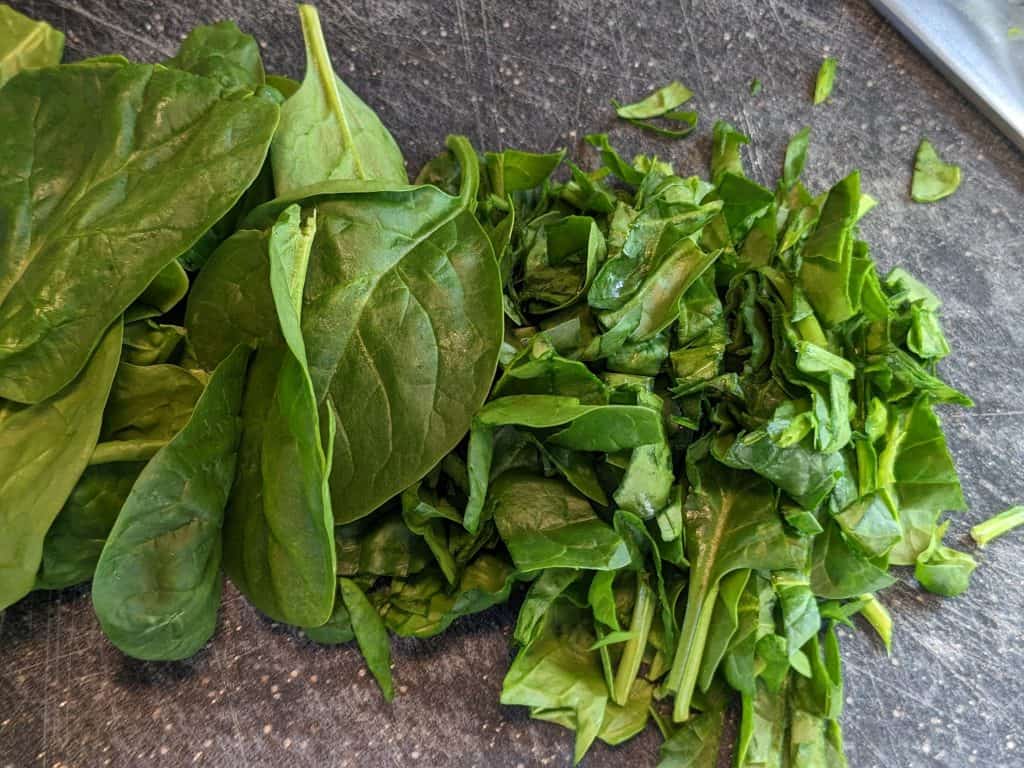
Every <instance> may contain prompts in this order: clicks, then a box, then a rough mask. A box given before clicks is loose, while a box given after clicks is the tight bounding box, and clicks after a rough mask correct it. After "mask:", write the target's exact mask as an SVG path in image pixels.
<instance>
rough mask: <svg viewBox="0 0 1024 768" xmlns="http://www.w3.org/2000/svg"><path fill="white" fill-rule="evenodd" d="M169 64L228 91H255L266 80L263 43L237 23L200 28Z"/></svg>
mask: <svg viewBox="0 0 1024 768" xmlns="http://www.w3.org/2000/svg"><path fill="white" fill-rule="evenodd" d="M166 64H167V66H169V67H176V68H177V69H183V70H185V71H186V72H191V73H192V74H193V75H202V76H203V77H209V78H212V79H214V80H216V81H217V82H219V83H220V84H221V85H222V86H223V87H224V88H226V89H230V88H232V87H236V86H237V87H242V88H246V89H248V90H250V91H255V90H256V89H257V88H259V87H260V86H261V85H263V83H264V79H265V78H264V74H263V59H262V58H261V57H260V46H259V44H258V43H257V42H256V41H255V40H254V39H253V38H252V37H250V36H249V35H245V34H242V32H241V31H240V30H239V29H238V27H237V26H236V25H235V23H234V22H233V21H222V22H219V23H218V24H211V25H209V26H202V27H196V28H195V29H193V30H192V31H191V32H189V34H188V37H186V38H185V39H184V40H183V41H182V43H181V45H180V46H179V47H178V53H177V54H176V55H175V56H174V58H172V59H168V60H167V62H166Z"/></svg>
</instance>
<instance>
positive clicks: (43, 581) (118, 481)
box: [35, 462, 145, 589]
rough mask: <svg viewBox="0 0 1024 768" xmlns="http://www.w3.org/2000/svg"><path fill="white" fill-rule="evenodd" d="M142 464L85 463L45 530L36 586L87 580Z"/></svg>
mask: <svg viewBox="0 0 1024 768" xmlns="http://www.w3.org/2000/svg"><path fill="white" fill-rule="evenodd" d="M144 466H145V464H143V463H141V462H121V463H117V464H100V465H98V466H93V467H86V469H85V472H84V473H82V476H81V478H79V480H78V484H77V485H75V489H74V490H73V491H72V492H71V495H70V496H69V497H68V500H67V501H66V502H65V504H64V507H63V508H62V509H61V511H60V514H59V515H57V519H56V520H54V521H53V525H51V526H50V530H48V531H47V532H46V539H45V540H44V541H43V560H42V564H41V565H40V567H39V573H38V575H37V576H36V584H35V589H64V588H65V587H71V586H74V585H75V584H81V583H82V582H85V581H89V580H91V579H92V574H93V572H94V571H95V570H96V563H97V562H98V561H99V559H100V553H101V552H102V551H103V545H104V544H105V543H106V541H107V536H109V535H110V529H111V528H113V527H114V522H115V521H116V520H117V515H118V513H119V512H120V511H121V507H122V506H123V505H124V502H125V499H127V498H128V494H129V493H130V492H131V490H132V486H133V485H134V484H135V479H136V478H137V477H138V476H139V472H141V471H142V468H143V467H144Z"/></svg>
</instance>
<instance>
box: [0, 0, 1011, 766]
mask: <svg viewBox="0 0 1024 768" xmlns="http://www.w3.org/2000/svg"><path fill="white" fill-rule="evenodd" d="M14 5H15V6H16V7H18V8H19V9H21V10H23V11H25V12H27V13H29V14H31V15H34V16H37V17H42V18H45V19H48V20H50V21H51V22H53V23H54V24H56V25H57V26H58V27H60V28H61V29H64V30H66V31H67V32H68V56H69V57H70V58H81V57H83V56H87V55H93V54H97V53H103V52H108V51H118V52H127V53H128V55H129V56H131V57H135V58H139V59H145V60H159V59H161V58H164V57H166V56H169V55H171V54H172V53H173V52H174V50H175V48H176V46H177V43H178V41H179V40H180V39H181V38H182V37H183V36H184V34H185V33H186V32H187V31H188V30H189V29H190V28H191V27H192V26H194V25H195V24H198V23H203V22H209V21H214V20H218V19H221V18H232V19H236V20H237V21H238V22H239V25H240V26H241V27H242V28H243V29H245V30H246V31H248V32H250V33H251V34H254V35H255V36H256V37H257V38H258V39H260V40H261V41H263V42H265V44H266V46H265V49H264V55H265V60H266V62H267V65H268V69H270V70H272V71H279V72H283V73H287V74H291V75H296V76H297V75H300V74H301V70H302V42H301V36H300V33H299V29H298V20H297V17H296V15H295V13H294V10H293V7H292V5H291V4H290V3H287V2H282V1H281V0H267V1H266V2H261V3H242V2H240V1H239V0H223V1H222V2H217V3H201V2H195V1H194V0H185V1H184V2H181V3H176V4H173V5H167V6H166V7H162V8H160V9H159V10H151V9H149V8H148V6H147V4H145V3H142V2H132V1H131V0H114V1H113V2H102V3H101V2H86V1H85V0H79V1H78V2H71V1H69V0H54V1H44V0H37V1H35V2H16V3H14ZM319 6H320V11H321V16H322V19H323V24H324V28H325V32H326V36H327V40H328V43H329V45H330V48H331V51H332V54H333V57H334V61H335V65H336V68H337V69H338V71H339V73H340V74H341V75H342V76H343V77H344V78H345V79H346V80H347V81H348V82H349V83H350V84H351V85H352V87H353V88H355V89H356V90H357V91H358V92H359V93H361V94H362V95H363V96H364V97H365V98H366V100H367V101H368V102H369V103H370V104H371V105H372V106H373V107H375V108H376V109H378V111H379V112H380V114H381V117H382V118H383V119H384V121H385V122H386V123H387V124H388V125H389V126H390V127H391V129H392V130H393V132H394V134H395V136H396V138H397V139H398V141H399V143H400V144H401V145H402V147H403V148H404V150H405V152H406V157H407V158H408V159H409V162H410V167H411V168H413V169H415V168H416V167H418V165H419V164H420V163H421V162H422V161H423V160H425V159H426V158H427V157H429V156H430V155H431V154H433V153H434V152H435V151H437V149H438V148H439V147H440V146H441V144H442V142H443V139H444V136H445V134H446V133H448V132H463V133H466V134H468V135H469V136H470V138H471V139H473V141H474V142H475V143H476V144H477V145H478V146H482V147H487V148H494V147H498V146H521V147H524V148H528V149H536V150H546V149H550V148H554V147H558V146H567V147H569V148H570V149H571V150H573V151H575V152H576V153H577V154H578V155H580V156H582V157H583V160H584V162H586V160H587V158H588V156H587V154H586V153H585V152H583V151H582V149H581V147H580V142H579V139H580V137H581V136H582V135H583V134H585V133H587V132H589V131H592V130H606V129H610V130H612V133H613V139H614V140H615V143H616V144H617V145H622V146H623V147H624V148H625V149H627V150H629V151H630V152H632V151H639V150H641V149H644V150H647V151H656V152H658V153H660V154H661V155H662V156H664V157H667V158H669V159H671V160H672V161H673V162H674V163H676V165H677V167H678V168H681V169H682V170H683V171H685V172H688V173H689V172H702V171H703V169H704V168H705V166H706V162H707V156H708V146H709V141H708V134H709V131H710V126H711V124H712V122H713V121H714V120H715V119H716V118H723V119H727V120H729V121H731V122H733V123H734V124H735V125H737V127H739V128H740V129H741V130H743V131H745V132H747V133H749V134H750V136H751V137H752V139H753V145H752V146H751V147H750V149H749V150H748V151H747V157H748V167H749V168H750V169H751V171H752V173H753V174H754V175H755V176H757V177H758V178H759V179H760V180H762V181H768V182H771V181H772V180H773V179H774V175H775V174H776V173H777V171H778V169H779V167H780V166H781V159H782V154H783V150H784V147H785V143H786V141H787V139H788V137H789V136H790V135H791V134H792V133H793V132H795V131H796V130H798V129H799V128H800V127H802V126H803V125H805V124H806V125H810V126H812V129H813V131H812V148H811V160H810V166H809V169H808V174H807V175H808V177H809V179H810V182H811V185H812V186H813V187H816V188H817V189H819V190H820V189H823V188H824V187H825V186H826V185H827V184H828V183H830V182H831V181H834V180H836V179H838V178H840V177H841V176H842V175H845V173H847V172H848V171H849V170H850V169H851V168H853V167H859V168H860V169H861V170H862V172H863V177H864V188H865V190H866V191H868V192H870V193H871V194H872V195H874V196H875V197H877V198H878V199H879V201H880V203H881V204H880V206H879V207H878V209H876V210H875V211H874V212H872V213H871V214H870V215H869V216H868V218H867V219H866V220H865V222H864V225H863V233H864V236H865V238H866V239H867V240H868V241H869V242H870V243H871V244H872V246H873V248H874V253H875V256H876V258H878V259H879V260H880V262H881V263H882V265H883V266H884V267H886V268H887V267H889V266H892V265H895V264H897V263H900V264H903V265H905V266H906V267H907V268H909V269H910V270H911V271H913V272H914V273H915V274H917V275H919V276H920V277H922V278H924V279H926V280H927V281H928V282H929V283H930V284H931V285H933V286H934V287H935V288H936V290H937V291H938V292H939V294H940V295H941V296H942V298H943V299H944V300H945V301H946V309H945V321H946V326H947V329H948V332H949V335H950V337H951V340H952V342H953V345H954V349H955V354H954V355H953V357H952V359H951V360H950V361H949V362H948V363H947V364H946V365H945V366H944V373H945V375H946V376H947V377H948V378H949V379H950V380H951V381H952V382H953V384H954V385H956V386H957V387H959V388H961V389H964V390H965V391H967V392H969V393H970V394H971V395H972V396H973V397H974V398H975V400H976V401H977V403H978V405H977V408H975V409H974V410H973V411H970V412H966V411H953V410H951V411H947V412H946V414H945V421H946V425H947V431H948V434H949V439H950V443H951V448H952V450H953V452H954V454H955V456H956V459H957V462H958V465H959V467H960V469H961V472H962V474H963V481H964V489H965V492H966V495H967V498H968V501H969V503H970V504H971V512H969V513H967V514H965V515H962V516H959V517H958V518H957V519H956V521H955V522H954V524H953V528H954V531H955V533H956V536H955V537H954V542H955V543H956V544H957V545H958V546H964V547H967V548H969V545H968V544H967V542H966V540H965V534H966V531H967V528H968V527H969V525H970V524H971V523H973V522H977V521H978V520H980V519H982V518H984V517H986V516H988V515H990V514H992V513H994V512H997V511H1000V510H1002V509H1003V508H1004V507H1005V506H1008V505H1009V504H1010V503H1011V502H1013V501H1015V500H1019V499H1021V498H1022V497H1024V490H1022V482H1021V480H1022V474H1024V473H1022V466H1024V406H1022V405H1021V395H1020V392H1021V387H1022V383H1024V375H1022V374H1024V362H1022V356H1024V309H1022V301H1024V270H1022V267H1024V226H1022V218H1021V192H1022V188H1024V162H1022V158H1021V156H1020V155H1019V154H1018V153H1017V152H1016V151H1015V150H1013V149H1012V148H1011V147H1010V146H1009V144H1008V143H1007V142H1006V141H1005V140H1004V139H1003V138H1002V137H1001V136H1000V135H999V134H998V133H997V132H996V130H995V129H994V128H992V127H991V126H990V125H988V124H987V123H986V122H985V121H984V119H983V118H981V117H980V116H979V115H978V114H977V113H976V112H975V111H974V110H973V109H972V108H971V107H969V106H968V105H967V104H966V103H965V102H964V101H963V100H962V99H961V97H960V96H959V95H958V94H957V93H956V92H955V91H954V90H953V89H952V88H951V87H950V86H949V85H947V84H946V83H945V82H944V81H942V79H941V78H940V77H939V76H938V75H936V74H935V73H934V72H933V71H932V70H931V69H930V68H929V67H928V66H927V65H926V64H925V63H924V62H923V61H922V59H921V58H920V57H919V56H918V55H917V54H916V53H915V52H914V51H913V50H912V49H910V48H909V47H908V46H907V45H906V43H905V42H904V41H903V40H902V39H900V38H899V37H898V36H897V35H896V34H895V33H894V32H893V31H892V30H891V29H890V28H889V27H888V26H886V25H885V24H884V23H883V22H882V21H881V19H880V18H879V17H878V16H876V15H875V13H874V12H873V11H871V10H870V9H869V8H868V7H867V5H866V4H865V3H862V2H852V3H848V4H845V3H844V4H840V3H837V2H816V1H815V0H802V1H801V0H765V1H763V2H756V3H755V2H749V0H704V1H703V2H693V3H690V2H681V3H660V2H652V1H651V0H632V1H631V2H629V3H596V2H594V3H590V2H582V1H579V0H574V1H572V2H559V3H553V4H552V3H546V2H512V1H511V0H506V2H497V1H495V0H478V1H477V2H469V1H468V0H460V1H459V2H456V3H455V4H447V3H441V2H431V0H370V1H368V2H342V1H341V0H330V1H327V2H321V3H320V4H319ZM1021 44H1024V43H1021ZM824 55H833V56H836V57H837V58H838V59H839V72H838V77H837V81H836V89H835V92H834V95H833V98H832V99H831V101H830V102H829V103H828V104H825V105H822V106H819V107H812V106H811V104H810V99H809V92H810V89H811V88H812V84H813V79H814V75H815V73H816V71H817V68H818V65H819V63H820V61H821V58H822V56H824ZM755 77H757V78H760V79H761V80H762V82H763V83H764V90H763V92H762V93H761V95H759V96H756V97H753V96H751V95H750V94H749V92H748V84H749V82H750V80H751V79H752V78H755ZM672 78H679V79H680V80H682V81H683V82H684V83H686V84H687V85H689V86H690V87H691V88H693V89H694V90H695V91H696V92H697V98H696V100H695V102H694V103H695V104H696V108H698V109H699V110H700V111H701V119H702V126H701V130H700V131H699V134H700V135H698V136H696V137H695V138H691V139H688V140H684V141H682V142H674V143H673V142H669V141H661V140H652V139H649V138H647V137H646V136H643V135H641V134H640V133H639V132H637V131H636V130H635V129H631V128H629V127H628V126H623V125H616V124H614V122H613V120H612V118H611V116H610V110H609V108H608V98H609V97H611V96H616V97H619V98H620V99H623V100H629V99H632V98H634V97H638V96H640V95H643V94H644V93H645V92H646V91H647V90H648V89H649V88H650V87H652V86H655V85H660V84H662V83H663V82H666V81H667V80H670V79H672ZM923 135H927V136H929V137H930V138H931V139H932V140H933V142H934V143H935V145H936V147H937V148H938V149H939V151H940V153H941V154H942V155H943V156H944V157H946V158H947V159H949V160H951V161H954V162H957V163H959V164H960V165H962V166H963V170H964V183H963V186H962V188H961V189H960V191H959V192H957V193H956V195H954V196H953V197H952V198H950V199H948V200H946V201H944V202H942V203H939V204H936V205H930V206H922V205H915V204H912V203H911V202H910V201H909V198H908V186H909V182H910V172H911V166H912V158H913V155H914V150H915V148H916V145H917V142H918V140H919V139H920V137H921V136H923ZM979 559H980V560H981V567H980V568H979V569H978V572H977V574H976V576H975V579H974V585H973V589H972V590H971V592H970V593H969V594H968V595H967V596H965V597H963V598H960V599H958V600H953V601H942V600H939V599H936V598H934V597H932V596H929V595H925V594H921V593H919V592H918V591H917V590H916V588H915V586H914V585H913V581H912V579H911V578H910V577H909V576H907V577H906V581H905V583H904V584H901V585H898V586H897V587H895V588H893V589H892V590H890V591H889V592H888V593H887V594H886V595H885V600H886V602H887V603H888V605H889V606H890V608H891V610H892V612H893V614H894V616H895V619H896V638H895V648H894V654H893V657H892V659H887V658H886V656H885V655H884V652H883V651H882V650H881V649H880V647H879V645H878V643H877V641H876V640H875V639H874V638H873V637H872V636H871V635H870V634H869V633H866V632H859V633H856V634H853V633H849V632H844V637H843V649H844V657H845V660H846V680H847V713H846V714H845V715H844V720H843V722H844V725H845V729H846V736H847V742H848V753H849V757H850V764H851V766H853V768H872V767H875V766H877V768H883V767H884V768H910V767H912V766H913V767H915V768H916V767H917V766H948V767H949V768H964V766H968V765H971V764H977V765H979V766H993V767H995V766H999V767H1002V766H1021V765H1024V683H1022V682H1021V680H1022V678H1021V670H1022V669H1024V590H1022V589H1021V587H1022V576H1021V566H1020V563H1021V562H1024V536H1021V535H1020V534H1019V533H1018V534H1016V535H1012V536H1010V537H1007V538H1006V539H1005V540H1000V541H998V542H996V543H994V544H993V545H991V546H990V548H989V549H988V550H986V551H985V552H984V553H982V554H981V555H980V557H979ZM513 615H514V614H513V611H512V609H509V608H504V609H499V610H496V611H492V612H490V613H488V614H486V615H484V616H482V617H478V618H476V619H471V620H467V621H463V622H461V623H460V624H457V625H456V627H455V628H453V630H452V631H450V632H449V633H448V634H446V635H444V636H443V637H441V638H436V639H434V640H430V641H426V642H416V641H399V642H397V643H396V653H395V678H396V685H397V686H399V695H398V698H397V699H396V701H395V703H394V705H392V706H388V705H386V704H385V703H384V702H383V701H382V700H381V698H380V696H379V694H378V692H377V689H376V688H375V686H374V684H373V682H372V680H371V679H370V678H369V677H368V676H367V675H366V673H365V670H364V668H363V666H362V664H361V663H360V660H359V657H358V655H357V653H356V651H355V650H353V649H352V648H349V647H343V648H333V649H331V648H318V647H316V646H314V645H312V644H311V643H308V642H306V641H304V640H303V639H302V638H301V637H300V636H298V635H297V634H295V633H293V632H291V631H289V630H286V629H284V628H280V627H276V626H274V625H272V624H270V623H269V622H267V621H266V620H264V619H262V618H261V617H260V616H258V615H257V614H256V613H255V612H254V611H253V610H252V609H251V608H250V607H249V606H248V605H247V604H246V603H245V602H244V600H243V599H242V598H241V597H239V596H238V594H237V593H236V592H235V591H234V590H232V589H230V588H228V590H227V592H226V595H225V602H224V609H223V611H222V615H221V627H220V631H219V632H218V634H217V636H216V638H215V639H214V640H213V642H212V643H211V644H210V645H209V646H208V647H207V648H206V649H204V650H203V651H202V652H201V653H200V654H199V655H197V656H196V657H195V658H194V659H192V660H191V661H189V662H184V663H180V664H165V665H155V664H141V663H138V662H133V661H131V660H129V659H126V658H124V657H123V656H121V655H120V654H119V653H118V652H117V651H116V650H115V649H114V648H113V647H112V646H110V645H109V643H107V641H106V640H105V639H104V638H103V636H102V635H101V633H100V631H99V628H98V626H97V624H96V621H95V618H94V616H93V614H92V609H91V605H90V602H89V599H88V595H87V591H85V590H78V591H70V592H65V593H58V594H51V595H45V594H44V595H36V596H33V597H31V598H29V599H28V600H26V601H24V602H23V603H22V604H20V605H18V606H16V607H14V608H12V609H11V610H9V611H8V612H7V613H6V615H3V616H2V617H0V768H2V767H3V766H8V765H10V766H18V767H19V768H20V767H21V766H47V767H48V768H49V767H51V766H58V765H59V766H73V767H75V768H77V767H78V766H102V765H112V766H136V765H156V766H173V767H177V766H188V765H207V766H275V767H277V766H281V767H288V766H317V767H318V768H319V767H321V766H349V767H350V768H363V767H366V768H370V767H376V766H399V765H401V766H416V765H423V766H431V767H433V766H489V767H493V768H514V767H515V766H520V765H521V766H538V765H540V766H568V765H570V763H571V743H572V736H571V734H569V733H568V732H566V731H563V730H561V729H559V728H557V727H556V726H553V725H549V724H545V723H534V722H532V721H530V720H529V719H528V718H527V717H526V716H525V713H524V712H523V711H522V710H520V709H512V708H508V707H502V706H501V705H499V704H498V695H499V691H500V685H501V678H502V676H503V674H504V671H505V669H506V667H507V664H508V660H509V653H508V642H507V640H508V634H509V631H510V626H511V622H512V620H513ZM657 744H658V739H657V737H656V735H655V733H653V731H652V730H649V731H648V732H647V733H645V734H644V735H643V736H642V737H641V738H639V739H637V740H636V741H634V742H633V743H631V744H629V745H628V746H626V747H621V748H618V749H609V748H606V747H604V746H601V745H598V746H595V748H594V749H593V750H592V751H591V753H590V755H589V756H588V758H587V760H586V762H585V765H586V766H589V768H597V767H599V766H621V765H630V766H637V767H638V768H639V766H644V765H653V764H654V763H655V762H656V753H657Z"/></svg>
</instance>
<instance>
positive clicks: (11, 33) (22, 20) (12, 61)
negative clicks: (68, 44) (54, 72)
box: [0, 5, 64, 87]
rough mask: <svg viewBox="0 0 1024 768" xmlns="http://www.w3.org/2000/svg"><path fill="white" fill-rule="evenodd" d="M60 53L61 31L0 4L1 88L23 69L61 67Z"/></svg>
mask: <svg viewBox="0 0 1024 768" xmlns="http://www.w3.org/2000/svg"><path fill="white" fill-rule="evenodd" d="M63 53H64V33H63V32H58V31H57V30H56V29H54V28H53V27H51V26H50V25H49V24H47V23H46V22H45V21H35V20H34V19H30V18H29V17H28V16H24V15H22V14H20V13H18V12H17V11H16V10H14V9H13V8H11V7H10V6H9V5H0V87H2V86H3V84H4V83H6V82H7V81H8V80H10V79H11V78H12V77H14V76H15V75H16V74H18V73H19V72H21V71H22V70H24V69H34V68H36V67H53V66H56V65H57V64H60V57H61V55H62V54H63Z"/></svg>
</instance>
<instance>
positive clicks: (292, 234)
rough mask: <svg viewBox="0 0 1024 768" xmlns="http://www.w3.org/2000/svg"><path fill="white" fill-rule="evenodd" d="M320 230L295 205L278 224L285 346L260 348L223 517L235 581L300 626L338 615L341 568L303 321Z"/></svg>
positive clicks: (267, 609)
mask: <svg viewBox="0 0 1024 768" xmlns="http://www.w3.org/2000/svg"><path fill="white" fill-rule="evenodd" d="M315 233H316V222H315V220H314V218H313V217H312V216H311V217H310V218H308V219H306V220H305V221H303V219H302V212H301V211H300V209H299V207H298V206H297V205H293V206H290V207H288V208H286V209H285V210H284V211H283V212H282V213H281V216H280V218H279V219H278V221H277V223H276V224H275V225H274V227H273V228H272V230H271V234H270V238H269V242H268V251H267V253H268V255H269V262H270V287H271V291H272V294H273V298H274V306H275V309H276V312H277V317H278V321H279V324H280V329H281V335H282V337H283V340H284V344H285V349H283V350H281V349H277V350H272V349H260V350H259V352H258V353H257V355H256V359H255V361H254V364H253V370H254V372H260V373H259V376H260V377H259V379H258V381H260V382H261V386H260V387H253V385H252V383H251V382H250V385H249V388H248V390H247V392H246V399H245V407H244V408H243V412H242V413H243V421H244V424H245V427H244V431H243V435H242V445H241V449H240V461H239V476H238V481H237V482H236V488H235V493H234V494H233V497H232V502H231V505H230V507H229V509H228V513H227V516H226V520H225V532H226V534H225V542H226V544H225V551H224V566H225V570H226V571H227V572H228V574H229V575H230V576H231V580H232V581H234V582H235V584H236V585H237V586H238V588H239V589H240V590H241V591H242V592H243V593H245V595H246V596H247V597H248V598H249V599H250V600H251V601H252V602H253V604H254V605H255V606H256V607H257V608H259V609H260V610H261V611H263V612H264V613H266V614H267V615H269V616H271V617H273V618H276V619H279V620H283V621H287V622H288V623H290V624H295V625H297V626H300V627H316V626H320V625H321V624H323V623H324V622H326V621H327V620H328V619H329V618H330V616H331V611H332V609H333V606H334V596H335V592H336V589H335V571H336V567H337V564H336V559H335V548H334V541H333V531H334V513H333V510H332V507H331V497H330V488H329V487H328V478H329V474H330V471H331V461H332V455H331V451H332V448H333V445H334V435H333V431H332V429H331V428H332V427H333V420H331V419H329V420H328V425H329V427H328V434H327V435H326V436H324V437H321V432H320V415H319V413H318V409H317V402H316V395H315V393H314V391H313V382H312V379H311V378H310V371H309V365H308V362H307V355H306V345H305V341H304V339H303V334H302V330H301V327H300V322H301V320H300V317H301V316H300V313H301V309H302V293H303V286H304V285H305V282H306V273H307V266H308V263H309V255H310V249H311V247H312V243H313V238H314V236H315ZM268 359H269V360H270V361H271V363H270V365H269V366H268V365H267V364H266V361H267V360H268ZM263 386H266V389H263ZM328 410H329V412H330V409H328ZM325 442H326V446H327V447H326V451H325V448H324V444H325ZM283 468H287V470H286V471H283Z"/></svg>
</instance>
